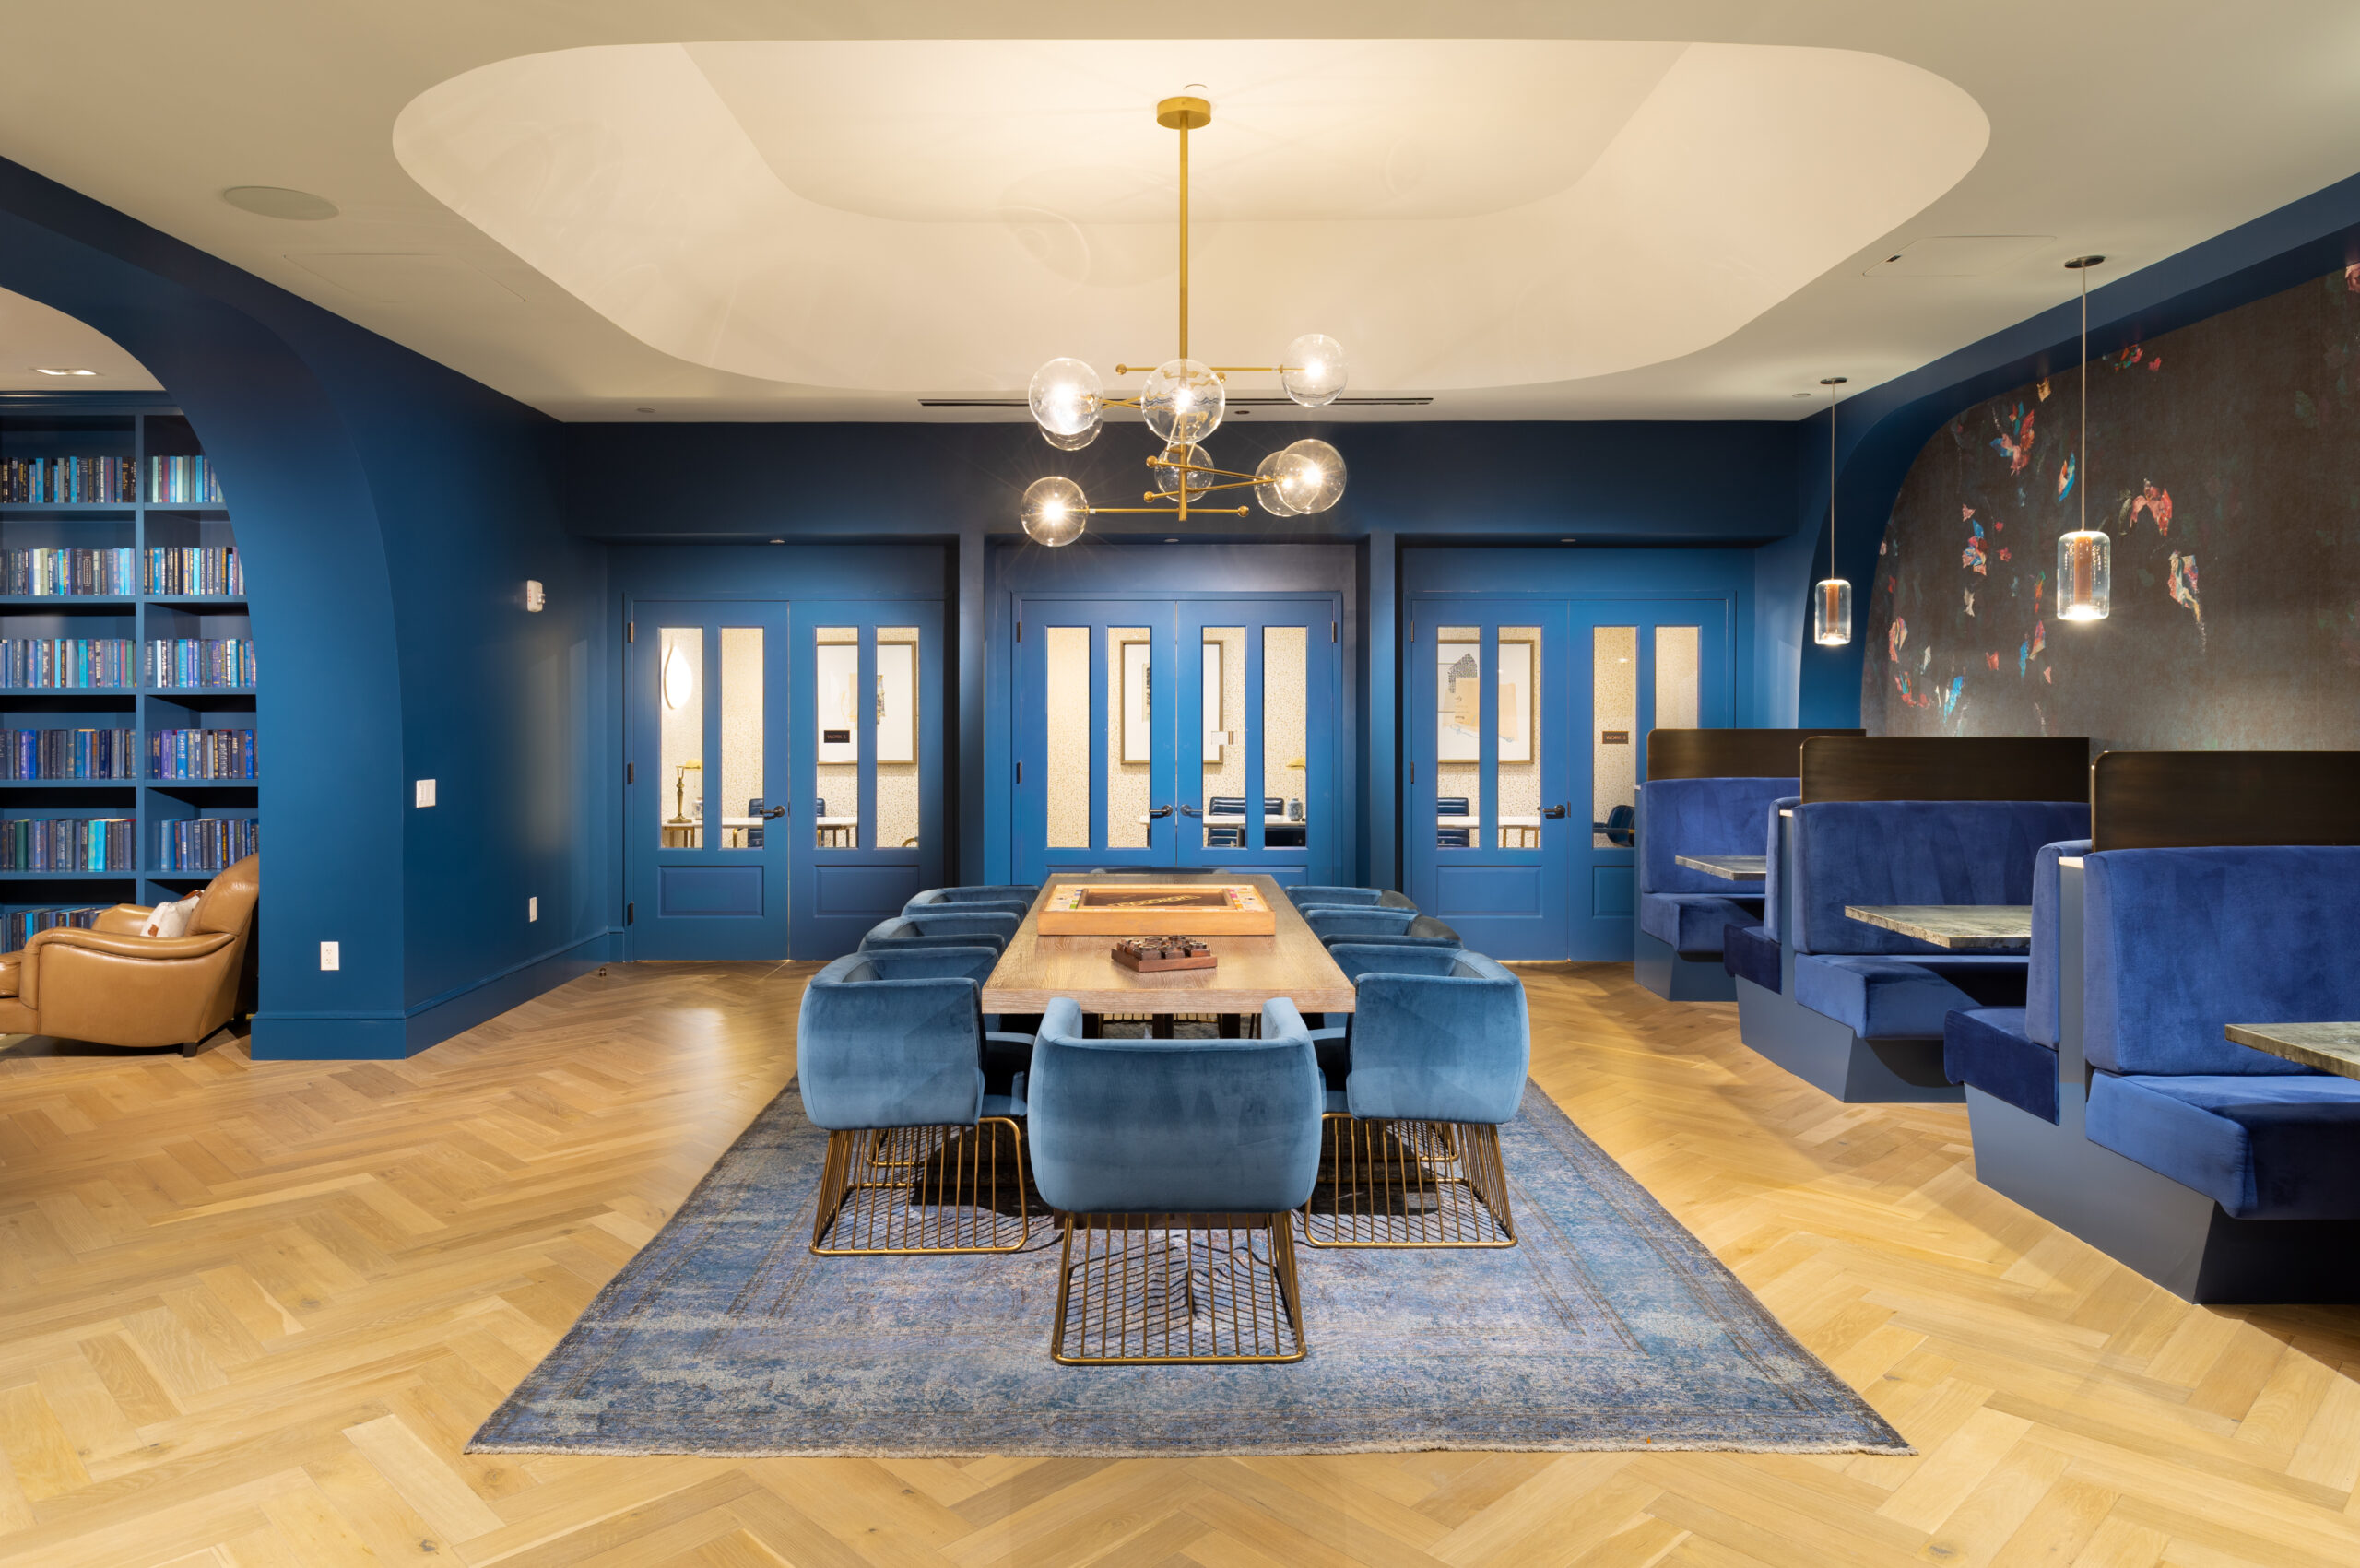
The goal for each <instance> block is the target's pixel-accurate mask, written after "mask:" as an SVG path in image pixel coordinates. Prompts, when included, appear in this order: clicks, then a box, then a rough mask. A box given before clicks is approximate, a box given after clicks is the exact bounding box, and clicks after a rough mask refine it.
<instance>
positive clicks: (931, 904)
mask: <svg viewBox="0 0 2360 1568" xmlns="http://www.w3.org/2000/svg"><path fill="white" fill-rule="evenodd" d="M1040 891H1041V890H1040V889H1038V888H1035V887H1029V886H1027V885H1025V884H1024V883H1021V882H1012V883H989V884H983V885H978V886H976V887H972V888H928V889H927V890H926V891H924V892H922V893H920V894H918V895H917V896H916V897H915V898H913V899H912V900H910V902H907V903H905V904H903V906H902V913H903V914H962V913H970V912H973V913H988V912H997V913H998V914H1012V915H1014V916H1016V918H1017V920H1018V921H1019V922H1020V923H1021V922H1022V920H1023V919H1024V917H1025V915H1026V914H1030V913H1031V912H1032V900H1033V899H1034V898H1035V897H1036V896H1038V894H1039V893H1040Z"/></svg>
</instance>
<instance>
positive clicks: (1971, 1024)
mask: <svg viewBox="0 0 2360 1568" xmlns="http://www.w3.org/2000/svg"><path fill="white" fill-rule="evenodd" d="M2089 848H2090V841H2089V840H2087V839H2068V840H2066V841H2065V842H2063V843H2052V844H2043V845H2042V846H2041V848H2040V853H2039V854H2038V855H2035V856H2034V858H2033V873H2032V947H2031V950H2030V952H2029V953H2028V954H2027V955H2026V959H2025V968H2024V1006H2023V1007H2021V1008H1962V1009H1960V1010H1958V1011H1955V1012H1952V1013H1950V1014H1948V1015H1946V1016H1945V1018H1944V1019H1943V1022H1942V1070H1943V1072H1945V1073H1946V1074H1948V1075H1949V1076H1950V1078H1951V1079H1952V1080H1953V1082H1957V1083H1964V1084H1966V1085H1969V1086H1970V1087H1972V1088H1976V1089H1979V1090H1981V1091H1983V1092H1984V1093H1986V1094H1989V1095H1993V1096H1995V1097H1997V1098H1999V1099H2000V1100H2004V1101H2006V1102H2008V1103H2009V1104H2011V1105H2013V1106H2015V1107H2016V1108H2017V1109H2018V1110H2020V1111H2029V1112H2031V1113H2032V1114H2034V1115H2035V1116H2038V1117H2039V1118H2041V1120H2043V1121H2046V1122H2051V1123H2053V1122H2055V1121H2056V1120H2057V1116H2058V1107H2057V1043H2058V1040H2059V1027H2060V1019H2059V993H2058V983H2059V982H2058V973H2059V972H2058V961H2059V953H2058V942H2059V932H2058V907H2057V902H2058V863H2059V861H2060V860H2061V859H2063V858H2065V857H2067V856H2072V855H2086V854H2088V853H2089Z"/></svg>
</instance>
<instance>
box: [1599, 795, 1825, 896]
mask: <svg viewBox="0 0 2360 1568" xmlns="http://www.w3.org/2000/svg"><path fill="white" fill-rule="evenodd" d="M1800 787H1801V785H1800V784H1799V783H1798V782H1797V781H1796V780H1794V779H1793V778H1783V779H1780V778H1742V779H1649V780H1648V781H1647V782H1646V784H1641V785H1640V786H1639V813H1638V830H1639V891H1641V892H1643V893H1721V894H1726V895H1732V896H1741V895H1750V894H1754V893H1759V892H1760V891H1761V890H1762V887H1761V884H1759V883H1757V882H1729V881H1724V880H1723V879H1722V878H1718V877H1708V876H1706V875H1705V873H1704V872H1702V871H1693V870H1691V869H1690V868H1688V867H1685V866H1681V865H1679V864H1678V863H1677V862H1678V857H1679V856H1681V855H1759V854H1761V853H1762V814H1763V812H1764V811H1765V810H1766V809H1768V808H1769V807H1770V805H1771V803H1772V802H1774V801H1776V800H1778V799H1779V798H1781V797H1782V796H1792V795H1793V794H1794V793H1795V792H1796V791H1797V790H1798V789H1799V788H1800Z"/></svg>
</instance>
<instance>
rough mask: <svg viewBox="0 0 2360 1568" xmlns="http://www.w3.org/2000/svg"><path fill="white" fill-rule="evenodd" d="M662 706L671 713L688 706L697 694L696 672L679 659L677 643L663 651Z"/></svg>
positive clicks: (683, 660) (687, 662) (685, 661)
mask: <svg viewBox="0 0 2360 1568" xmlns="http://www.w3.org/2000/svg"><path fill="white" fill-rule="evenodd" d="M662 684H663V689H664V705H665V706H666V707H667V708H669V709H671V710H672V711H673V712H675V713H678V711H679V710H680V709H682V708H685V707H687V706H688V705H689V703H690V701H692V700H693V699H694V698H695V696H696V694H697V672H696V671H694V670H692V669H690V667H689V661H688V660H686V659H684V658H682V657H680V645H679V644H678V643H673V644H672V645H671V646H670V647H668V648H667V649H665V650H664V678H663V683H662Z"/></svg>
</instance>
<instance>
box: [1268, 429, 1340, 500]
mask: <svg viewBox="0 0 2360 1568" xmlns="http://www.w3.org/2000/svg"><path fill="white" fill-rule="evenodd" d="M1286 455H1288V456H1289V457H1292V458H1294V459H1295V461H1294V462H1293V463H1292V464H1289V465H1287V466H1284V467H1282V468H1280V471H1279V488H1280V490H1281V491H1282V492H1284V494H1285V496H1286V501H1287V504H1288V505H1289V506H1292V507H1293V508H1294V509H1295V510H1296V511H1297V512H1325V511H1327V509H1328V508H1329V507H1331V506H1333V505H1335V504H1336V503H1337V502H1338V501H1341V500H1342V499H1343V496H1344V454H1342V453H1340V452H1339V451H1337V450H1336V449H1335V448H1334V447H1332V446H1330V445H1328V444H1327V442H1324V441H1316V440H1311V439H1305V440H1303V441H1299V442H1295V443H1294V444H1293V445H1292V446H1290V447H1288V448H1287V449H1286Z"/></svg>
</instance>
